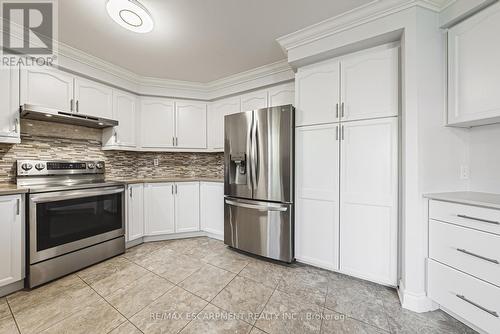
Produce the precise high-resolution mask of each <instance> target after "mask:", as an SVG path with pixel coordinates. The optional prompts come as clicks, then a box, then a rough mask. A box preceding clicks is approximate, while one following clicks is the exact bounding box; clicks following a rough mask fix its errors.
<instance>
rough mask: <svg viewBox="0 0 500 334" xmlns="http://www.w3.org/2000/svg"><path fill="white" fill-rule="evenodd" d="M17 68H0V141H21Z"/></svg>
mask: <svg viewBox="0 0 500 334" xmlns="http://www.w3.org/2000/svg"><path fill="white" fill-rule="evenodd" d="M19 122H20V121H19V69H18V68H14V67H13V68H2V69H0V143H9V144H17V143H20V142H21V137H20V133H21V127H20V123H19Z"/></svg>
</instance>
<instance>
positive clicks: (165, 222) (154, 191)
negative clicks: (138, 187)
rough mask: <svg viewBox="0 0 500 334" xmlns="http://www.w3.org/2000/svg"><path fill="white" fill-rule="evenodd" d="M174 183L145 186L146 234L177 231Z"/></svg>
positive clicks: (152, 234)
mask: <svg viewBox="0 0 500 334" xmlns="http://www.w3.org/2000/svg"><path fill="white" fill-rule="evenodd" d="M174 187H175V184H173V183H150V184H146V185H145V188H144V207H145V210H144V213H145V224H144V226H145V234H146V235H148V236H154V235H162V234H170V233H174V232H175V211H174V210H175V204H174Z"/></svg>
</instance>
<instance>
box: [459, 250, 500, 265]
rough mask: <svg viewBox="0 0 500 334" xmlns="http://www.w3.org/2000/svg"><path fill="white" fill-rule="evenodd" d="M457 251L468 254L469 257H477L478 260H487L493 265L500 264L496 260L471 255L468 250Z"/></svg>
mask: <svg viewBox="0 0 500 334" xmlns="http://www.w3.org/2000/svg"><path fill="white" fill-rule="evenodd" d="M457 251H459V252H462V253H464V254H467V255H470V256H474V257H477V258H478V259H481V260H485V261H488V262H491V263H494V264H500V263H499V262H498V260H494V259H490V258H488V257H485V256H482V255H478V254H474V253H471V252H469V251H468V250H465V249H462V248H457Z"/></svg>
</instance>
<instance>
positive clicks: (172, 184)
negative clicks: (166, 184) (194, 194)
mask: <svg viewBox="0 0 500 334" xmlns="http://www.w3.org/2000/svg"><path fill="white" fill-rule="evenodd" d="M173 194H174V185H173V184H172V195H173Z"/></svg>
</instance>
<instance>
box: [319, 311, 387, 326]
mask: <svg viewBox="0 0 500 334" xmlns="http://www.w3.org/2000/svg"><path fill="white" fill-rule="evenodd" d="M324 308H325V309H327V310H328V311H330V312H335V313H338V314H342V315H344V316H345V317H346V318H349V319H352V320H355V321H358V322H361V323H363V324H365V325H368V326H370V327H373V328H376V329H377V330H379V331H383V332H385V333H391V331H390V327H389V330H386V329H383V328H380V327H378V326H375V325H373V324H371V323H369V322H366V320H363V319H358V318H356V317H353V316H351V315H348V314H346V313H345V312H340V311H336V310H332V309H331V308H329V307H327V306H325V307H324ZM384 315H385V311H384Z"/></svg>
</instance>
